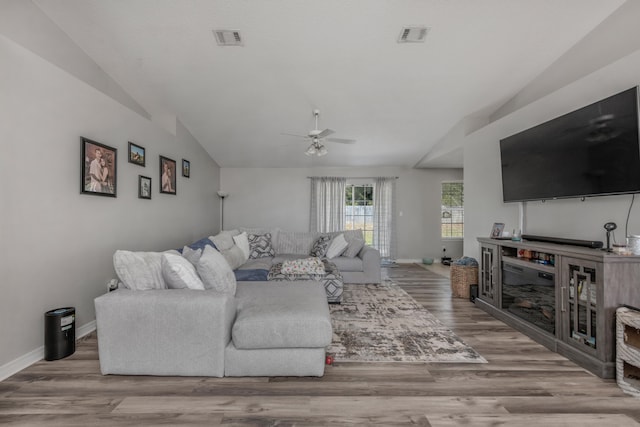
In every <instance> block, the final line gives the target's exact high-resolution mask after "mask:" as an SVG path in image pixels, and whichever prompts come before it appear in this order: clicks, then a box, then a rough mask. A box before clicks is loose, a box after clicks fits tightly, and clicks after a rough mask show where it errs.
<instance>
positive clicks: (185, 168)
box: [182, 159, 191, 178]
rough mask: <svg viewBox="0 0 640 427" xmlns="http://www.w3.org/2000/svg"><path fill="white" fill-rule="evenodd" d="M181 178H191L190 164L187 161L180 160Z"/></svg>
mask: <svg viewBox="0 0 640 427" xmlns="http://www.w3.org/2000/svg"><path fill="white" fill-rule="evenodd" d="M182 176H184V177H185V178H189V177H190V176H191V162H190V161H189V160H185V159H182Z"/></svg>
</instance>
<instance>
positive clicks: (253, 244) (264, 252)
mask: <svg viewBox="0 0 640 427" xmlns="http://www.w3.org/2000/svg"><path fill="white" fill-rule="evenodd" d="M248 238H249V259H257V258H266V257H273V256H276V252H275V251H274V250H273V246H271V233H266V234H249V236H248Z"/></svg>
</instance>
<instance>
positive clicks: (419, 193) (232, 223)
mask: <svg viewBox="0 0 640 427" xmlns="http://www.w3.org/2000/svg"><path fill="white" fill-rule="evenodd" d="M300 155H304V153H303V152H300ZM220 175H221V183H222V189H224V190H225V191H228V192H229V193H230V196H229V197H228V198H227V199H225V205H224V208H225V212H224V217H225V224H224V228H225V229H232V228H236V227H242V226H244V227H280V228H282V229H285V230H292V231H306V230H308V229H309V204H310V187H311V185H310V182H309V180H308V179H307V177H309V176H344V177H373V176H398V177H399V179H398V181H397V183H396V189H397V198H396V201H397V209H398V217H397V218H398V230H397V231H398V259H421V258H423V257H433V258H439V257H440V256H442V246H443V242H442V240H441V238H440V192H441V182H442V181H453V180H461V179H462V170H461V169H428V170H427V169H421V170H417V169H404V168H397V167H396V168H394V167H386V168H292V169H275V168H274V169H268V168H222V169H221V173H220ZM400 212H402V216H399V214H400ZM445 245H446V246H447V254H448V255H451V256H454V257H459V256H461V255H462V242H461V241H450V242H445Z"/></svg>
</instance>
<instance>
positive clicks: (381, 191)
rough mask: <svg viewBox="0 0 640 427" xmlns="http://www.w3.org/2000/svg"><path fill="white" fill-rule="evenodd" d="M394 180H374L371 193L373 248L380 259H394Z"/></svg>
mask: <svg viewBox="0 0 640 427" xmlns="http://www.w3.org/2000/svg"><path fill="white" fill-rule="evenodd" d="M395 189H396V178H376V179H375V188H374V193H373V246H374V247H376V248H377V249H378V250H379V251H380V257H381V258H384V259H389V260H395V259H396V253H397V251H396V249H397V248H396V215H395V212H396V195H395V193H396V192H395Z"/></svg>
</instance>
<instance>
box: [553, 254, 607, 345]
mask: <svg viewBox="0 0 640 427" xmlns="http://www.w3.org/2000/svg"><path fill="white" fill-rule="evenodd" d="M562 296H563V301H562V316H563V326H562V329H563V334H562V338H563V341H565V342H566V343H569V344H571V345H573V346H575V347H578V348H579V349H580V350H581V351H584V352H586V353H590V354H593V355H596V353H597V349H598V345H599V344H600V343H599V342H598V335H599V334H598V324H599V323H600V322H599V321H600V319H598V309H597V307H598V301H600V300H601V299H602V297H603V291H602V270H601V264H597V263H594V262H589V261H586V260H581V259H575V258H566V257H565V258H563V261H562Z"/></svg>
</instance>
